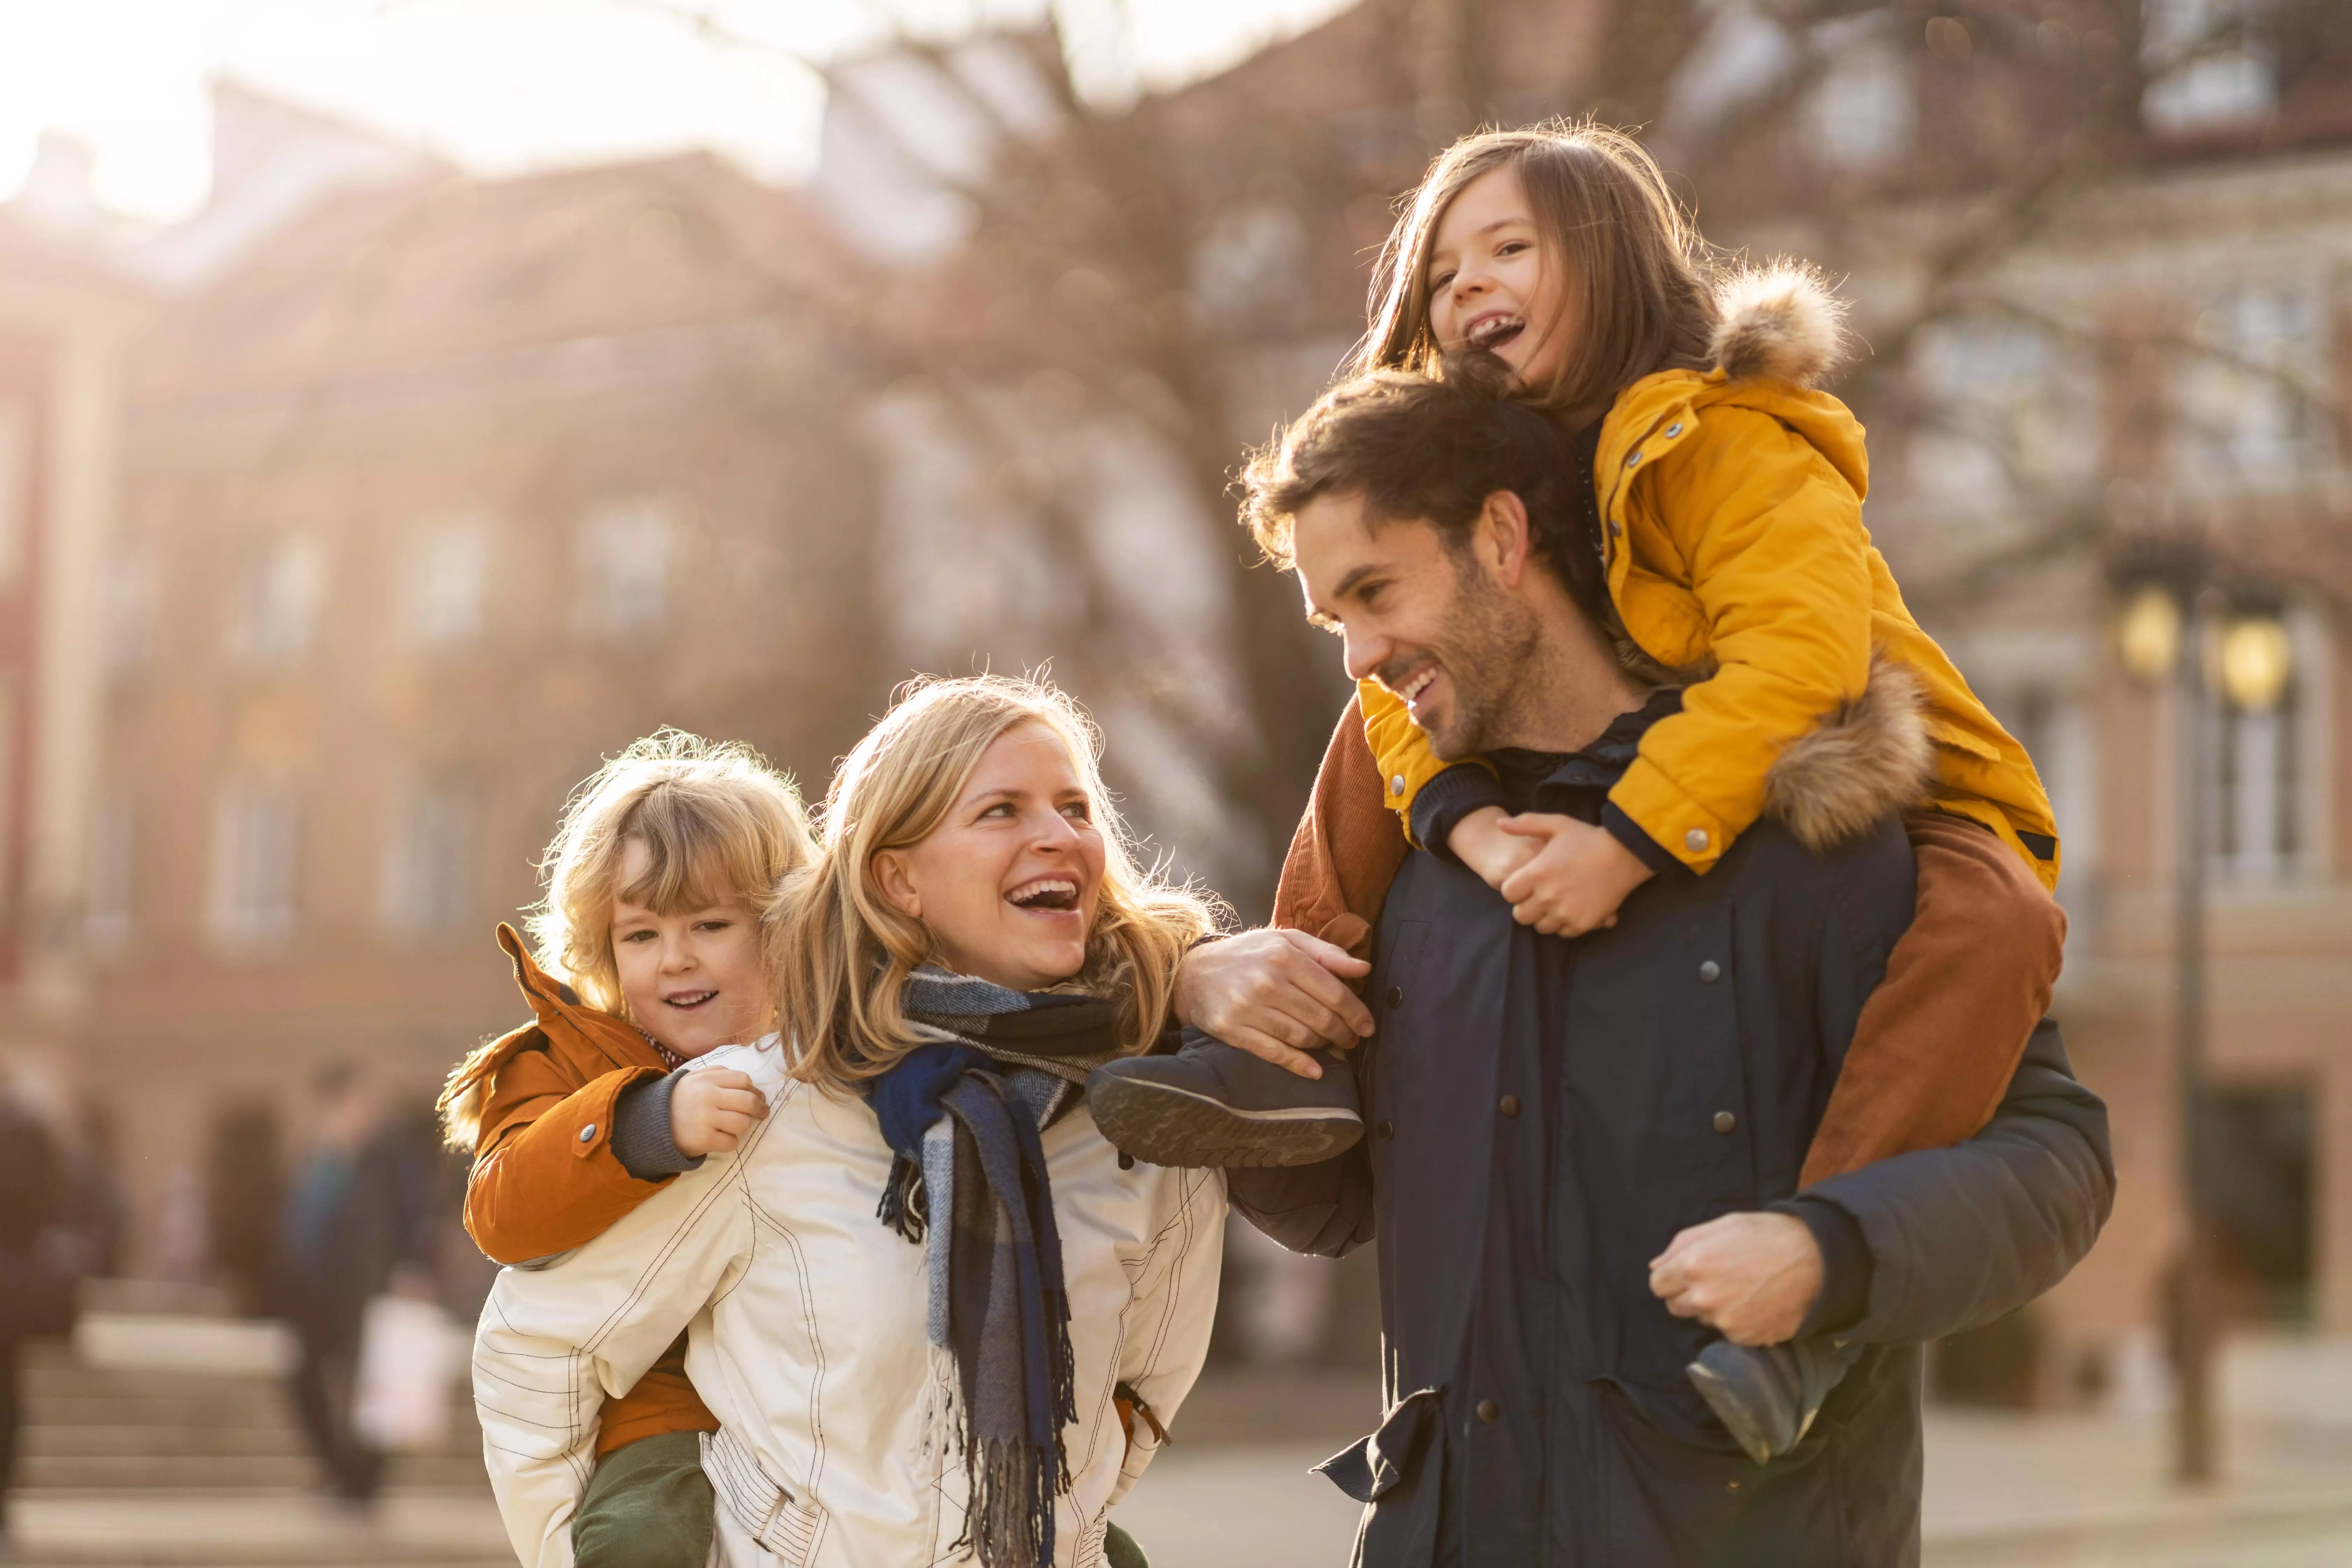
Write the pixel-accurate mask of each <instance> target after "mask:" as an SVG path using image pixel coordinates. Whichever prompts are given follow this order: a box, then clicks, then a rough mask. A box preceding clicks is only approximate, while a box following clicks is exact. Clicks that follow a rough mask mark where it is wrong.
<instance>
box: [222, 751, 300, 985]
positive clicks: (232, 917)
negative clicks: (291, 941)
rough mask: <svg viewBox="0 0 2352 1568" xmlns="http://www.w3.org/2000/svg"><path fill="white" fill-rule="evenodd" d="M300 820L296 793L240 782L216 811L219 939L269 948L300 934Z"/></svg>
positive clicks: (229, 789) (225, 793)
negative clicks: (297, 923)
mask: <svg viewBox="0 0 2352 1568" xmlns="http://www.w3.org/2000/svg"><path fill="white" fill-rule="evenodd" d="M299 836H300V822H299V812H298V810H297V807H296V804H295V799H294V795H293V794H292V792H291V791H289V790H287V789H285V788H283V787H280V786H278V785H274V784H257V783H253V782H249V781H238V782H236V783H233V784H229V785H228V786H227V787H226V789H224V790H222V791H221V794H220V799H219V801H218V802H217V803H216V805H215V807H214V810H213V866H212V900H211V903H212V907H211V910H210V915H211V925H212V931H213V936H214V938H215V940H216V941H218V942H222V943H224V944H225V945H227V946H231V947H269V946H275V945H278V944H279V943H282V942H285V941H286V940H287V939H288V938H289V937H290V936H292V935H293V934H294V914H295V910H294V889H295V869H296V866H295V862H296V851H297V848H298V847H299Z"/></svg>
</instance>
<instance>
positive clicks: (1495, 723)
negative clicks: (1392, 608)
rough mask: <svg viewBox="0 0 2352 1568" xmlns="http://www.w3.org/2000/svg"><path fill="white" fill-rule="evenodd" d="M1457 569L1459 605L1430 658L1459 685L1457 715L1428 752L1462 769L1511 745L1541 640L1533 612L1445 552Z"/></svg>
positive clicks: (1465, 558)
mask: <svg viewBox="0 0 2352 1568" xmlns="http://www.w3.org/2000/svg"><path fill="white" fill-rule="evenodd" d="M1447 554H1448V556H1449V558H1450V559H1451V560H1452V562H1453V564H1454V602H1453V603H1452V604H1451V605H1447V606H1446V610H1445V615H1444V618H1443V619H1442V620H1441V621H1440V622H1439V624H1438V634H1437V637H1435V638H1434V639H1433V641H1432V643H1431V648H1430V651H1432V652H1433V653H1434V654H1436V655H1437V657H1438V659H1439V661H1440V662H1441V663H1443V664H1444V666H1445V672H1446V674H1447V675H1448V676H1449V677H1450V678H1451V679H1452V680H1453V683H1454V712H1453V715H1452V717H1451V718H1450V720H1449V721H1447V722H1446V723H1445V725H1444V727H1443V728H1442V729H1437V730H1432V731H1429V745H1430V750H1432V751H1433V752H1436V753H1437V755H1438V756H1439V757H1440V758H1441V759H1442V760H1444V761H1447V762H1458V761H1460V760H1461V759H1462V758H1464V757H1468V756H1474V755H1475V754H1477V753H1479V752H1491V751H1493V750H1495V749H1496V747H1497V746H1499V745H1505V744H1508V743H1509V742H1508V737H1510V736H1511V735H1513V734H1515V733H1517V732H1519V731H1523V730H1525V729H1526V725H1525V724H1524V723H1523V722H1522V721H1521V720H1522V716H1523V714H1524V712H1525V710H1526V709H1527V706H1528V704H1529V703H1530V702H1532V701H1533V700H1535V689H1534V687H1535V678H1536V676H1537V675H1538V671H1539V668H1540V666H1541V664H1542V658H1541V649H1542V644H1543V634H1542V629H1541V625H1540V622H1539V620H1538V616H1537V614H1536V612H1535V610H1534V609H1533V608H1532V607H1531V606H1529V605H1522V604H1520V603H1519V602H1518V601H1517V600H1516V599H1513V598H1512V597H1511V596H1510V595H1507V594H1506V593H1504V592H1503V591H1502V590H1501V589H1500V588H1497V587H1496V586H1495V584H1493V583H1492V582H1491V581H1489V580H1488V578H1487V576H1486V573H1485V572H1484V571H1482V570H1481V569H1480V568H1479V566H1478V563H1477V562H1476V561H1475V559H1474V558H1473V557H1471V556H1470V555H1469V553H1468V552H1453V551H1449V552H1447Z"/></svg>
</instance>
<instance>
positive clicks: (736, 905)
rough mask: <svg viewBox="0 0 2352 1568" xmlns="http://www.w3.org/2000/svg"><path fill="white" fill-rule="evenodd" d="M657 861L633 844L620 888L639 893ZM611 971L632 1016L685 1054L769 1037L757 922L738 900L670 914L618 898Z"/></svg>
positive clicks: (769, 1007) (626, 850) (769, 1005)
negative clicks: (641, 885)
mask: <svg viewBox="0 0 2352 1568" xmlns="http://www.w3.org/2000/svg"><path fill="white" fill-rule="evenodd" d="M652 860H653V857H652V855H651V853H650V852H648V851H647V849H646V844H645V840H643V839H641V838H631V839H629V840H627V841H626V842H625V846H624V847H623V849H622V853H621V874H620V885H621V886H622V887H624V888H632V887H635V886H636V885H637V884H638V883H639V882H640V881H642V880H643V879H644V878H645V876H646V871H647V869H648V868H650V866H651V864H652ZM613 967H614V970H615V971H616V972H617V977H618V979H619V980H620V983H621V997H622V999H623V1000H624V1001H625V1002H626V1003H627V1004H628V1005H629V1016H630V1017H631V1018H633V1019H635V1021H636V1024H637V1026H638V1027H639V1028H641V1029H643V1030H645V1032H646V1033H647V1034H648V1035H651V1036H652V1037H654V1038H655V1039H656V1040H659V1041H660V1042H661V1043H662V1044H663V1045H665V1046H667V1047H669V1048H670V1049H671V1050H673V1051H676V1052H677V1054H678V1055H679V1056H682V1057H698V1056H700V1055H702V1054H703V1053H704V1052H706V1051H710V1050H716V1049H717V1048H718V1047H720V1046H731V1045H740V1044H743V1043H746V1042H748V1041H751V1040H756V1039H758V1038H759V1037H761V1035H763V1034H765V1033H767V1031H768V1023H769V1019H770V1016H772V1014H773V1012H774V1003H773V1000H772V998H771V997H770V996H769V994H768V982H767V976H766V973H764V966H763V965H762V963H761V940H760V926H759V921H758V920H757V919H756V918H755V917H754V915H753V914H752V912H751V909H750V907H749V906H748V905H746V904H745V903H743V901H742V900H740V899H729V900H725V901H723V902H719V903H713V904H706V905H704V906H703V907H701V908H699V909H688V910H674V911H673V912H671V913H669V914H658V913H656V912H655V911H654V910H648V909H645V908H642V907H640V906H638V905H636V904H633V903H631V902H629V901H628V900H626V899H614V900H613Z"/></svg>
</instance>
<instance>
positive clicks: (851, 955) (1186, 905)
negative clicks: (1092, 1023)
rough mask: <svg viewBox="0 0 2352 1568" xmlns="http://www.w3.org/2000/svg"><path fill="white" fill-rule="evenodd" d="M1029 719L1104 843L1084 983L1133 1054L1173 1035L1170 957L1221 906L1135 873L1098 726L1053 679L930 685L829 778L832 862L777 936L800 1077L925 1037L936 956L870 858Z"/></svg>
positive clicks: (786, 1018) (943, 806)
mask: <svg viewBox="0 0 2352 1568" xmlns="http://www.w3.org/2000/svg"><path fill="white" fill-rule="evenodd" d="M1022 724H1040V725H1043V726H1044V727H1045V729H1047V730H1049V731H1052V732H1053V733H1054V734H1055V736H1056V737H1057V738H1058V739H1059V740H1060V741H1061V742H1062V744H1063V745H1064V746H1065V747H1066V749H1067V750H1068V752H1069V753H1070V762H1071V764H1072V765H1073V766H1074V767H1075V768H1076V770H1077V773H1078V779H1079V782H1080V783H1081V784H1083V785H1084V786H1085V788H1086V792H1087V800H1088V802H1089V803H1090V804H1091V806H1092V809H1093V813H1094V820H1095V824H1096V826H1097V827H1098V828H1099V829H1100V830H1101V833H1102V838H1103V879H1102V891H1101V895H1100V898H1099V900H1098V901H1097V905H1096V909H1095V920H1094V926H1093V929H1092V930H1091V931H1088V932H1087V957H1086V963H1085V966H1084V967H1083V968H1082V969H1081V970H1080V971H1079V972H1078V973H1077V975H1076V982H1077V984H1078V985H1079V986H1080V987H1081V988H1082V989H1084V990H1086V991H1087V992H1089V993H1090V994H1094V995H1097V996H1101V997H1104V998H1107V999H1109V1000H1113V1001H1115V1002H1117V1003H1118V1020H1119V1029H1118V1036H1119V1042H1120V1045H1121V1047H1123V1048H1125V1049H1127V1050H1129V1051H1135V1050H1140V1049H1142V1048H1143V1047H1146V1046H1148V1045H1150V1043H1151V1041H1152V1040H1154V1039H1156V1038H1157V1037H1159V1034H1160V1030H1161V1029H1162V1028H1163V1027H1164V1026H1166V1023H1167V1020H1168V1016H1169V1004H1170V999H1171V993H1172V992H1173V990H1174V988H1175V980H1176V962H1177V960H1178V959H1179V958H1181V957H1182V956H1183V952H1184V950H1185V948H1186V947H1188V946H1190V945H1191V944H1192V942H1194V941H1196V940H1197V939H1199V938H1200V937H1202V936H1205V935H1207V934H1208V933H1209V932H1210V931H1213V930H1215V929H1216V924H1217V919H1218V916H1219V914H1220V912H1221V911H1220V910H1219V907H1218V906H1217V905H1216V904H1215V903H1214V902H1213V900H1211V899H1210V898H1208V897H1207V896H1205V895H1204V894H1202V893H1201V892H1200V891H1198V890H1196V889H1193V888H1192V887H1190V886H1185V887H1178V886H1175V885H1173V884H1171V883H1170V882H1168V881H1166V880H1164V879H1162V877H1161V876H1160V872H1159V871H1158V869H1157V868H1153V869H1150V870H1146V869H1142V868H1139V866H1138V864H1137V860H1136V855H1135V846H1134V844H1133V843H1132V841H1131V840H1130V839H1129V837H1128V834H1127V830H1126V827H1125V826H1124V825H1123V824H1122V823H1121V821H1120V820H1119V816H1118V812H1117V810H1116V809H1115V808H1114V807H1113V806H1112V804H1111V801H1110V798H1109V796H1108V794H1107V793H1106V792H1105V791H1104V789H1103V784H1102V773H1101V767H1100V756H1101V737H1100V735H1099V733H1098V732H1097V730H1096V728H1095V725H1094V721H1092V720H1091V719H1089V718H1088V717H1087V713H1086V710H1083V709H1081V708H1080V707H1079V706H1078V705H1077V704H1076V702H1074V701H1072V700H1070V698H1069V697H1068V696H1066V694H1064V693H1063V692H1061V691H1060V690H1058V689H1055V687H1053V686H1052V685H1050V684H1048V683H1046V682H1045V681H1044V680H1040V679H1020V680H1015V679H1008V678H1006V677H1003V676H996V675H982V676H971V677H966V678H963V679H953V680H947V679H926V680H920V681H916V682H913V683H910V684H909V685H908V686H907V687H906V688H905V689H902V691H901V693H900V695H899V698H898V702H897V704H896V705H895V706H894V707H892V709H891V710H890V712H889V714H888V716H887V717H886V718H885V719H883V721H881V722H880V723H879V724H877V725H876V726H874V728H873V729H872V730H871V731H868V732H867V733H866V738H865V739H864V740H862V741H860V742H858V743H857V747H856V750H855V751H853V752H850V753H849V756H848V757H847V759H846V760H845V761H844V762H843V763H842V764H841V767H840V770H839V771H838V772H836V773H835V774H834V777H833V787H832V789H831V790H830V791H828V792H827V794H826V795H825V804H824V853H823V854H822V855H821V856H820V857H819V858H818V859H817V860H816V862H815V864H814V865H813V866H812V867H811V868H809V870H808V872H807V873H806V874H805V875H803V876H802V877H800V878H797V879H794V881H793V884H792V885H791V886H790V888H789V889H788V890H787V892H786V893H785V895H784V897H783V900H782V907H781V908H780V910H778V914H777V918H776V920H775V921H774V922H773V924H772V931H773V941H774V943H775V957H774V961H773V963H772V972H773V973H774V974H775V975H776V981H777V984H778V987H779V989H780V992H781V1000H780V1003H779V1010H780V1012H781V1015H782V1020H783V1026H784V1028H785V1031H786V1035H787V1037H789V1038H791V1039H793V1040H794V1041H796V1042H798V1044H799V1047H800V1049H799V1058H798V1062H797V1065H796V1066H795V1068H794V1071H795V1072H796V1073H797V1074H798V1075H799V1076H800V1077H801V1078H803V1079H806V1080H807V1081H809V1082H811V1083H814V1084H818V1085H820V1086H823V1087H825V1088H830V1089H845V1088H847V1087H849V1086H851V1085H853V1084H856V1083H857V1082H859V1081H861V1080H863V1079H870V1078H874V1077H877V1076H878V1075H880V1074H881V1073H884V1072H886V1071H887V1070H888V1069H889V1068H890V1067H891V1066H892V1065H893V1064H895V1063H896V1062H897V1061H898V1058H900V1057H901V1056H903V1055H905V1054H906V1052H907V1051H908V1049H909V1048H911V1047H913V1046H914V1045H915V1044H916V1043H917V1041H916V1039H915V1037H914V1036H913V1033H912V1031H911V1030H910V1028H909V1027H908V1022H907V1016H906V1013H905V1012H904V1010H903V1009H902V1008H901V1006H900V1004H899V993H900V989H901V987H902V986H903V985H904V984H905V982H906V979H907V977H908V975H909V974H911V973H914V971H915V970H916V969H918V968H919V967H921V966H922V965H923V964H924V963H929V962H930V961H931V960H932V958H933V956H934V954H933V944H932V941H931V935H930V932H929V930H928V929H927V928H926V927H925V926H924V925H923V923H922V922H921V921H919V920H916V919H915V918H913V917H912V916H910V915H907V914H903V913H901V912H900V911H899V910H898V909H897V908H896V907H895V906H893V905H892V904H891V903H890V902H889V901H888V900H886V899H885V898H884V897H883V896H882V891H881V888H880V885H879V884H878V883H877V881H876V880H875V876H874V858H875V857H876V856H877V855H878V854H880V853H881V852H882V851H883V850H886V849H904V848H908V847H911V846H913V845H916V844H919V843H920V842H921V841H922V840H924V839H925V838H928V837H930V835H931V834H932V833H933V832H935V831H936V830H937V829H938V828H939V826H940V824H941V823H942V822H944V821H945V820H946V818H947V816H948V813H949V811H950V809H952V807H953V806H954V805H955V803H956V800H957V799H958V798H959V797H960V796H961V795H962V794H963V792H964V790H965V788H966V787H967V786H968V785H969V784H970V783H971V775H972V773H974V771H976V770H977V769H978V768H979V766H980V762H981V758H982V755H984V754H985V753H986V752H987V751H988V748H989V747H990V745H991V744H992V743H993V742H995V741H996V739H997V738H998V737H999V736H1001V735H1003V734H1004V733H1005V732H1006V731H1009V730H1012V729H1014V728H1015V727H1017V726H1019V725H1022Z"/></svg>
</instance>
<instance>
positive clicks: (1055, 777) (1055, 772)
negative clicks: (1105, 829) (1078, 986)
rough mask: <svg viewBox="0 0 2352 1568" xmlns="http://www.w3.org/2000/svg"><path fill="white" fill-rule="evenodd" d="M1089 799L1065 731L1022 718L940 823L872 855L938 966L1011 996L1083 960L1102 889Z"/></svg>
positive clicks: (993, 745) (890, 895)
mask: <svg viewBox="0 0 2352 1568" xmlns="http://www.w3.org/2000/svg"><path fill="white" fill-rule="evenodd" d="M1103 856H1104V850H1103V837H1102V831H1101V829H1100V828H1098V827H1097V826H1096V825H1095V819H1094V802H1093V801H1092V800H1091V799H1090V798H1089V797H1088V796H1087V789H1086V784H1085V783H1084V782H1083V781H1082V780H1081V779H1080V778H1079V776H1078V770H1077V767H1076V763H1073V762H1072V761H1071V758H1070V753H1069V750H1068V748H1066V746H1064V745H1063V743H1062V740H1061V737H1060V736H1058V735H1056V734H1055V732H1054V731H1052V730H1050V729H1047V728H1046V727H1045V725H1044V724H1040V723H1033V722H1023V723H1019V724H1015V725H1014V726H1013V728H1011V729H1010V730H1007V731H1004V733H1003V734H1001V735H999V736H998V737H997V738H996V739H995V740H994V741H993V742H990V744H989V748H988V750H987V751H986V752H983V753H982V756H981V759H980V765H979V766H978V767H977V768H975V769H973V770H972V775H971V780H970V781H969V782H968V783H966V784H965V785H964V787H963V792H962V794H961V795H958V796H957V797H956V802H955V805H953V806H951V807H950V809H949V811H948V815H947V818H946V820H945V821H943V822H941V823H940V826H938V827H936V828H934V829H933V830H932V831H931V833H930V834H929V837H925V838H924V839H923V840H922V841H921V842H919V843H918V844H915V845H913V846H911V847H908V848H905V849H885V850H883V851H881V852H880V853H878V854H877V855H876V856H875V857H874V862H873V868H874V879H875V883H876V885H877V888H878V889H880V891H881V894H882V896H883V897H884V898H885V899H887V900H888V901H889V902H890V903H891V905H892V906H893V907H895V908H896V909H898V910H899V911H900V912H901V913H903V914H906V915H908V916H911V917H912V918H914V919H916V920H919V921H922V922H923V925H924V927H925V928H926V929H927V930H928V931H929V932H930V936H931V942H932V945H933V947H934V949H935V950H936V953H937V956H938V958H939V961H940V963H944V964H946V965H947V966H948V967H950V969H953V970H956V971H957V972H958V973H964V974H972V975H977V976H979V977H980V978H981V979H982V980H991V981H994V982H995V983H996V984H999V985H1003V986H1008V987H1010V988H1011V989H1013V990H1015V991H1042V990H1045V988H1046V987H1048V986H1051V985H1056V984H1060V983H1061V982H1063V981H1065V980H1067V979H1069V978H1071V977H1072V976H1073V975H1075V974H1076V973H1078V971H1079V970H1081V969H1083V968H1084V967H1085V966H1086V962H1087V933H1088V932H1089V931H1092V930H1093V929H1094V918H1095V906H1096V902H1097V899H1098V898H1099V897H1100V895H1101V892H1102V879H1103Z"/></svg>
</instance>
